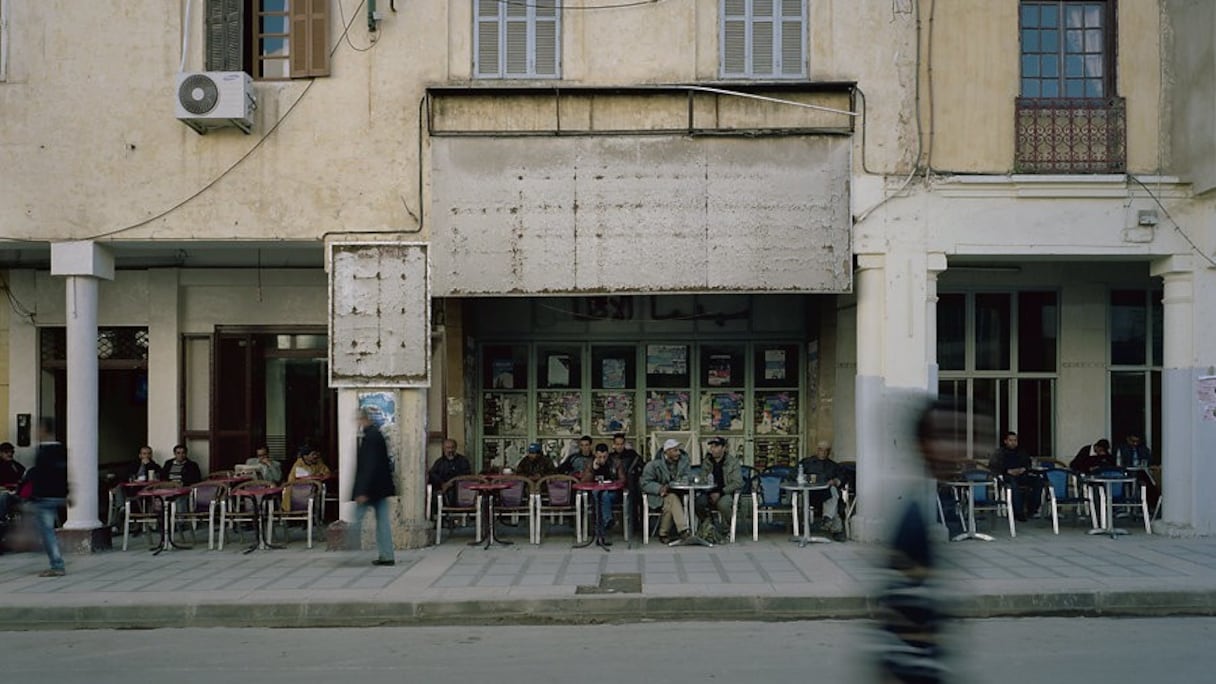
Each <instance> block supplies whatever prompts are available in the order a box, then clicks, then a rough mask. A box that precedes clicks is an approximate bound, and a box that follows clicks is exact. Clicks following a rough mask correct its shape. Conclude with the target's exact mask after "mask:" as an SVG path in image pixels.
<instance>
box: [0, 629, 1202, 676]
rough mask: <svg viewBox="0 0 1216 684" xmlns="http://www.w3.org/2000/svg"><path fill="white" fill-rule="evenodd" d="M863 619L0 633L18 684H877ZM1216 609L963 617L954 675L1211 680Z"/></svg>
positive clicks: (2, 655) (0, 647) (1, 663)
mask: <svg viewBox="0 0 1216 684" xmlns="http://www.w3.org/2000/svg"><path fill="white" fill-rule="evenodd" d="M866 629H867V628H866V625H865V624H864V623H858V622H833V621H818V622H781V623H748V622H714V623H705V622H698V623H641V624H620V625H589V626H579V627H569V626H563V627H531V626H497V627H402V628H367V629H324V630H322V629H317V630H311V629H295V630H291V629H278V630H271V629H162V630H153V631H136V630H97V631H73V632H3V633H0V672H2V673H3V681H6V682H42V681H53V682H56V683H57V684H75V683H77V682H79V683H81V684H105V683H108V682H116V683H117V682H121V683H123V684H130V683H131V682H162V683H167V684H195V683H198V684H203V683H206V684H214V682H217V681H223V682H246V681H249V682H283V683H284V684H287V683H291V684H307V683H310V682H327V683H331V684H332V683H333V682H343V681H344V680H345V681H349V682H355V681H357V682H359V684H368V683H372V682H393V683H394V684H400V683H401V682H419V683H426V684H434V683H446V682H459V683H461V684H468V683H470V682H482V681H492V682H494V683H495V684H514V683H516V682H518V683H520V684H524V683H526V684H538V683H547V682H563V683H565V682H571V681H577V682H579V683H580V684H583V683H587V684H591V683H598V682H612V683H613V684H620V682H644V683H647V684H649V683H653V682H694V681H697V682H705V681H708V682H713V681H756V682H775V681H817V682H867V681H874V679H873V677H871V676H870V675H869V670H868V668H867V667H866V651H865V643H866V642H867V636H866V634H867V631H866ZM1213 636H1216V618H1161V619H1126V620H1121V619H1086V618H1075V619H1020V620H977V621H968V622H961V623H958V624H957V625H956V626H955V629H954V630H953V639H952V643H953V644H954V645H955V648H956V651H957V652H959V653H960V655H959V656H958V657H957V658H956V659H955V661H954V666H955V669H956V672H957V674H958V676H957V677H956V679H955V681H957V682H980V681H982V682H984V683H985V684H999V683H1001V682H1010V683H1011V684H1013V683H1017V684H1025V683H1027V682H1035V683H1039V684H1043V683H1050V682H1068V683H1069V684H1076V683H1077V682H1098V681H1100V682H1104V683H1109V684H1119V683H1121V682H1127V683H1129V684H1130V683H1132V682H1135V683H1136V684H1143V683H1144V682H1152V684H1163V683H1164V682H1205V681H1211V680H1212V676H1213V675H1212V673H1213V672H1214V671H1216V649H1214V648H1213V647H1212V644H1213V643H1214V640H1213Z"/></svg>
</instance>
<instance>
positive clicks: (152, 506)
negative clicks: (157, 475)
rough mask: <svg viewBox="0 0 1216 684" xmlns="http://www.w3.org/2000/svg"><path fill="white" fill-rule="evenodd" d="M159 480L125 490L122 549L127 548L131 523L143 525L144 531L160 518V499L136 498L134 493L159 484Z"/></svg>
mask: <svg viewBox="0 0 1216 684" xmlns="http://www.w3.org/2000/svg"><path fill="white" fill-rule="evenodd" d="M159 484H161V483H160V482H155V481H154V482H149V483H148V484H146V485H144V487H139V488H131V489H128V490H127V492H126V500H125V501H124V502H123V507H122V550H123V551H126V550H127V543H128V541H129V540H130V538H131V525H132V524H138V525H141V526H143V528H144V531H145V532H146V531H147V530H148V526H149V525H155V524H156V523H157V521H159V520H161V519H162V518H163V517H164V516H163V511H164V509H163V508H162V506H161V502H160V499H152V500H148V499H147V498H146V497H145V498H142V499H141V498H137V497H136V495H137V494H138V493H139V492H140V490H142V489H144V488H145V487H147V486H149V485H159Z"/></svg>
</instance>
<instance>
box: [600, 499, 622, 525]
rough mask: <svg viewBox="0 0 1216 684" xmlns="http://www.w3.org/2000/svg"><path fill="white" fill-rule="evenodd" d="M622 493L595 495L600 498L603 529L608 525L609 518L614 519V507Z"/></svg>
mask: <svg viewBox="0 0 1216 684" xmlns="http://www.w3.org/2000/svg"><path fill="white" fill-rule="evenodd" d="M620 495H621V494H620V492H596V493H595V496H596V497H597V498H598V499H599V507H600V510H599V514H600V525H601V529H602V528H603V527H604V526H607V525H608V521H609V520H612V507H613V506H615V505H616V500H617V498H618V497H620Z"/></svg>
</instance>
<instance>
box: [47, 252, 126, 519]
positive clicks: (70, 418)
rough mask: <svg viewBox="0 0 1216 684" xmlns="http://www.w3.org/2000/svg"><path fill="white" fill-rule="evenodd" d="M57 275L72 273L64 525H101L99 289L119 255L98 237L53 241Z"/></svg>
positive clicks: (68, 283)
mask: <svg viewBox="0 0 1216 684" xmlns="http://www.w3.org/2000/svg"><path fill="white" fill-rule="evenodd" d="M51 275H58V276H66V277H67V280H66V282H65V290H66V295H67V309H66V311H65V317H66V319H67V343H68V349H67V356H68V358H67V361H68V383H67V394H68V396H67V416H66V418H67V451H68V479H69V481H70V485H71V498H72V505H70V506H68V519H67V522H66V523H65V524H64V529H68V530H93V529H97V528H99V527H101V520H100V518H99V517H98V511H97V489H98V486H97V415H98V411H97V404H98V396H97V291H98V282H99V280H100V279H101V278H105V279H107V280H112V279H113V278H114V258H113V256H111V255H110V253H109V250H107V249H105V248H104V247H102V246H101V245H98V244H96V243H93V242H62V243H55V244H53V245H51Z"/></svg>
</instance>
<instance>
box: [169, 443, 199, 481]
mask: <svg viewBox="0 0 1216 684" xmlns="http://www.w3.org/2000/svg"><path fill="white" fill-rule="evenodd" d="M160 471H161V477H163V478H164V479H166V480H174V481H177V482H180V483H182V485H183V486H185V487H189V486H190V485H192V484H194V483H196V482H202V480H203V471H202V470H201V469H199V467H198V464H197V463H195V462H194V461H191V460H190V458H189V457H188V456H186V445H185V444H175V445H174V446H173V458H171V459H169V460H168V461H165V464H164V465H162V466H161V467H160Z"/></svg>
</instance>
